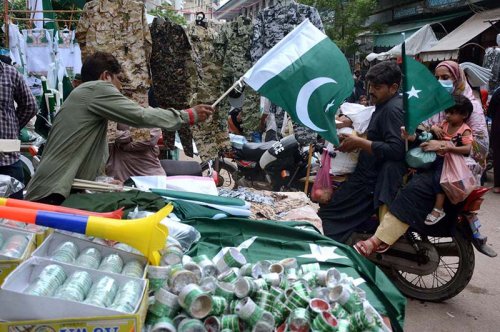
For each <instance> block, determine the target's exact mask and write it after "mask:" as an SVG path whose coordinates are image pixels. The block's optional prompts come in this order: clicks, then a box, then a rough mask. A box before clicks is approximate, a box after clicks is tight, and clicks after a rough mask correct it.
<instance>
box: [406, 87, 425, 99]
mask: <svg viewBox="0 0 500 332" xmlns="http://www.w3.org/2000/svg"><path fill="white" fill-rule="evenodd" d="M420 92H422V90H417V89H415V87H414V86H413V85H412V86H411V90H410V91H406V93H407V94H408V99H410V98H411V97H415V98H420V97H419V96H418V94H419V93H420Z"/></svg>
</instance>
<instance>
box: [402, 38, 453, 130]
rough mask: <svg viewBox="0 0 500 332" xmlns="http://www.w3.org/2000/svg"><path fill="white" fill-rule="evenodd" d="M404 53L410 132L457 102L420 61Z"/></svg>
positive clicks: (406, 115)
mask: <svg viewBox="0 0 500 332" xmlns="http://www.w3.org/2000/svg"><path fill="white" fill-rule="evenodd" d="M402 53H403V103H404V110H405V127H406V131H407V132H408V133H410V134H413V133H415V130H416V129H417V126H418V125H419V124H420V123H422V121H425V120H427V119H429V118H430V117H431V116H433V115H434V114H436V113H439V112H442V111H444V110H445V109H447V108H448V107H451V106H453V105H454V104H455V102H454V101H453V98H452V96H451V95H450V94H449V93H448V91H446V90H445V89H444V88H443V87H442V86H441V84H439V82H438V81H437V80H436V78H435V77H434V75H433V74H432V73H431V72H430V71H429V69H427V67H425V66H424V65H423V64H421V63H420V62H418V61H416V60H414V59H412V58H411V57H408V56H406V55H405V53H404V43H403V45H402Z"/></svg>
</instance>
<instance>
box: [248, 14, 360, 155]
mask: <svg viewBox="0 0 500 332" xmlns="http://www.w3.org/2000/svg"><path fill="white" fill-rule="evenodd" d="M243 79H244V80H245V82H246V83H247V84H248V85H250V87H252V88H253V89H254V90H256V91H257V92H258V93H259V94H261V95H262V96H264V97H267V98H268V99H269V100H271V101H272V102H273V103H275V104H276V105H278V106H281V107H282V108H283V109H284V110H285V111H287V112H288V113H289V114H290V116H291V117H292V119H293V120H294V121H296V122H298V123H301V124H303V125H304V126H306V127H308V128H311V129H312V130H314V131H315V132H317V133H318V134H320V135H321V136H323V137H324V138H325V139H327V140H328V141H330V142H332V143H333V144H335V145H338V144H339V141H338V137H337V131H336V129H335V113H336V112H337V109H338V107H339V105H340V104H341V103H342V102H343V101H344V100H345V99H346V98H347V97H348V96H349V95H350V94H351V93H352V88H353V86H354V81H353V78H352V75H351V70H350V68H349V64H348V62H347V60H346V58H345V56H344V54H342V52H341V51H340V50H339V48H338V47H337V46H336V45H335V44H334V43H333V42H332V41H331V40H330V39H328V37H327V36H326V35H325V34H324V33H323V32H321V31H320V30H318V29H317V28H316V27H315V26H314V25H312V24H311V22H309V20H305V21H304V22H302V23H301V24H300V25H299V26H297V27H296V28H295V29H294V30H293V31H292V32H290V33H289V34H288V35H287V36H286V37H285V38H283V39H282V40H281V41H280V42H279V43H277V44H276V45H275V46H274V47H273V48H272V49H270V50H269V51H268V52H267V53H266V54H265V55H264V56H263V57H262V58H261V59H260V60H259V61H257V63H256V64H255V65H254V66H253V67H252V68H250V70H249V71H248V72H246V73H245V75H244V76H243Z"/></svg>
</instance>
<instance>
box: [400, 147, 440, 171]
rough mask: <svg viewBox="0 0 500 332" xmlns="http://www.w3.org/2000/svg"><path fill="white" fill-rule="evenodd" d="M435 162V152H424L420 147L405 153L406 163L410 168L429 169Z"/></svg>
mask: <svg viewBox="0 0 500 332" xmlns="http://www.w3.org/2000/svg"><path fill="white" fill-rule="evenodd" d="M435 160H436V152H425V151H423V150H422V148H421V147H418V148H413V149H411V150H410V151H408V152H407V153H406V163H407V164H408V166H410V167H411V168H424V169H425V168H429V167H430V166H431V165H432V163H433V162H434V161H435Z"/></svg>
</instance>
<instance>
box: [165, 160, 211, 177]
mask: <svg viewBox="0 0 500 332" xmlns="http://www.w3.org/2000/svg"><path fill="white" fill-rule="evenodd" d="M160 164H161V167H163V169H164V170H165V173H167V176H176V175H191V176H201V175H202V170H201V166H200V164H199V163H198V162H196V161H183V160H170V159H163V160H160Z"/></svg>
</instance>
